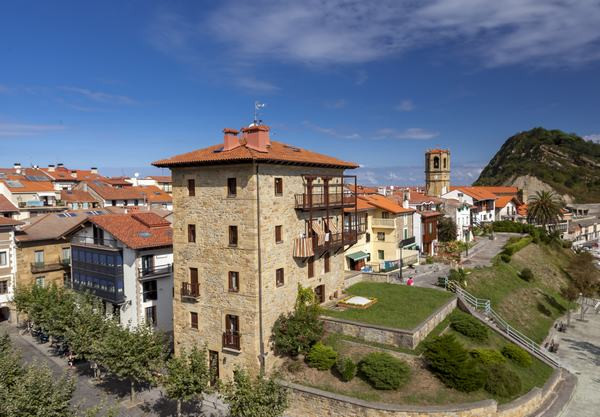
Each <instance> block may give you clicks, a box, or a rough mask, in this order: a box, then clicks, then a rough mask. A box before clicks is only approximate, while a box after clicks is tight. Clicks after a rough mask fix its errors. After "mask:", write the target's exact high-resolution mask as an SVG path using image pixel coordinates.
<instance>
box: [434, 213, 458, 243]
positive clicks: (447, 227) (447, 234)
mask: <svg viewBox="0 0 600 417" xmlns="http://www.w3.org/2000/svg"><path fill="white" fill-rule="evenodd" d="M456 236H457V231H456V223H454V220H452V219H451V218H450V217H442V218H441V219H439V220H438V239H439V240H440V242H453V241H455V240H456Z"/></svg>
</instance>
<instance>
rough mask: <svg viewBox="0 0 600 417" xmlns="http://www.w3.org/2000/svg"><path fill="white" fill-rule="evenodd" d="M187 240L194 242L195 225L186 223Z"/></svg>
mask: <svg viewBox="0 0 600 417" xmlns="http://www.w3.org/2000/svg"><path fill="white" fill-rule="evenodd" d="M188 242H189V243H196V225H195V224H188Z"/></svg>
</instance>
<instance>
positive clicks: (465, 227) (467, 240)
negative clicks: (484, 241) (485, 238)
mask: <svg viewBox="0 0 600 417" xmlns="http://www.w3.org/2000/svg"><path fill="white" fill-rule="evenodd" d="M465 233H466V235H465V243H466V244H467V245H466V249H465V251H466V254H465V257H467V258H468V257H469V237H470V236H469V235H470V233H469V226H463V234H465Z"/></svg>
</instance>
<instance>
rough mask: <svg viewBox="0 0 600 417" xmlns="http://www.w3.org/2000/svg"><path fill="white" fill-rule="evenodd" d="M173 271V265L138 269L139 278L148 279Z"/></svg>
mask: <svg viewBox="0 0 600 417" xmlns="http://www.w3.org/2000/svg"><path fill="white" fill-rule="evenodd" d="M172 271H173V264H167V265H157V266H152V267H147V268H144V267H141V268H138V277H140V278H148V277H151V276H158V275H165V274H170V273H171V272H172Z"/></svg>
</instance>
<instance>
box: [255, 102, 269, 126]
mask: <svg viewBox="0 0 600 417" xmlns="http://www.w3.org/2000/svg"><path fill="white" fill-rule="evenodd" d="M265 106H266V104H265V103H261V102H259V101H255V102H254V124H255V125H259V124H261V123H262V120H260V119H259V116H260V110H261V109H263V108H264V107H265Z"/></svg>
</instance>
